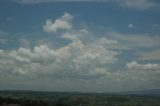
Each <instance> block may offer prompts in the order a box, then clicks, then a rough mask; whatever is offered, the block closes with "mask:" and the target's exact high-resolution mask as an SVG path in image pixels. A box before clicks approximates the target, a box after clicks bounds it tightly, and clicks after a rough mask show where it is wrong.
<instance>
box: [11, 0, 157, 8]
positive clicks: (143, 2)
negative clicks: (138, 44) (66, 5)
mask: <svg viewBox="0 0 160 106" xmlns="http://www.w3.org/2000/svg"><path fill="white" fill-rule="evenodd" d="M14 1H15V2H17V3H24V4H32V3H52V2H79V1H83V2H95V1H96V2H106V3H107V2H111V3H115V4H118V5H120V6H122V7H128V8H133V9H139V10H145V9H149V8H152V7H156V6H157V5H158V4H157V3H156V2H154V1H151V0H14Z"/></svg>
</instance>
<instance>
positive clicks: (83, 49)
mask: <svg viewBox="0 0 160 106" xmlns="http://www.w3.org/2000/svg"><path fill="white" fill-rule="evenodd" d="M159 19H160V2H159V1H158V0H134V1H132V0H83V1H82V0H78V1H76V0H61V1H57V0H36V1H34V0H1V1H0V84H1V86H0V89H2V90H3V89H16V90H17V89H19V90H43V91H82V92H117V91H128V90H143V89H159V88H160V84H159V83H160V80H159V77H160V43H159V41H160V21H159ZM44 86H45V87H44ZM126 86H127V87H126Z"/></svg>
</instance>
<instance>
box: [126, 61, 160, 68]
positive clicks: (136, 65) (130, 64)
mask: <svg viewBox="0 0 160 106" xmlns="http://www.w3.org/2000/svg"><path fill="white" fill-rule="evenodd" d="M126 66H127V67H128V68H129V69H139V70H154V69H158V68H159V67H158V65H157V64H151V63H148V64H139V63H137V62H136V61H132V62H130V63H127V64H126Z"/></svg>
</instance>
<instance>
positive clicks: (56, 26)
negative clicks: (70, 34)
mask: <svg viewBox="0 0 160 106" xmlns="http://www.w3.org/2000/svg"><path fill="white" fill-rule="evenodd" d="M72 19H73V16H72V15H70V14H68V13H64V15H63V16H61V17H60V18H57V19H56V20H55V21H54V22H52V20H51V19H48V20H46V23H45V25H43V30H44V31H45V32H56V31H58V30H60V29H63V30H69V29H71V28H72V23H71V21H72Z"/></svg>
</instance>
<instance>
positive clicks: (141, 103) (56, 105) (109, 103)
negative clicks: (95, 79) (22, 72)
mask: <svg viewBox="0 0 160 106" xmlns="http://www.w3.org/2000/svg"><path fill="white" fill-rule="evenodd" d="M2 104H19V105H20V106H160V98H159V97H149V96H144V97H143V96H122V95H107V94H96V93H73V92H72V93H62V92H59V93H58V92H54V93H51V92H30V91H28V92H23V91H21V92H18V91H16V92H14V91H13V92H11V91H10V92H0V105H2Z"/></svg>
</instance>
